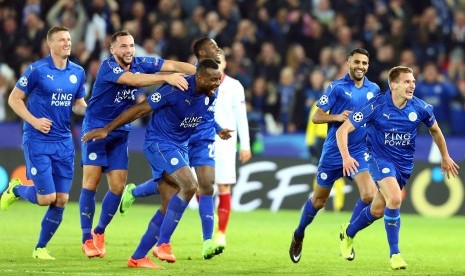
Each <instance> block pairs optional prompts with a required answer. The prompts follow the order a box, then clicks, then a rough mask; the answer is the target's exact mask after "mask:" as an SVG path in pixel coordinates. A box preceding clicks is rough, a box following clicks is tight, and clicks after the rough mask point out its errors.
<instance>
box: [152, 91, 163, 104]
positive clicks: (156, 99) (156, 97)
mask: <svg viewBox="0 0 465 276" xmlns="http://www.w3.org/2000/svg"><path fill="white" fill-rule="evenodd" d="M150 100H151V101H152V102H154V103H158V102H159V101H160V100H161V94H160V93H158V92H156V93H153V94H152V96H150Z"/></svg>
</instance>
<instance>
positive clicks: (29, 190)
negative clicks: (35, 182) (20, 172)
mask: <svg viewBox="0 0 465 276" xmlns="http://www.w3.org/2000/svg"><path fill="white" fill-rule="evenodd" d="M13 193H14V194H15V195H16V196H19V197H20V198H22V199H24V200H27V201H29V202H31V203H33V204H37V194H36V193H37V192H36V188H35V187H34V186H28V185H18V186H16V187H14V188H13Z"/></svg>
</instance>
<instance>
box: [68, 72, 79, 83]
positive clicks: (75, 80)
mask: <svg viewBox="0 0 465 276" xmlns="http://www.w3.org/2000/svg"><path fill="white" fill-rule="evenodd" d="M69 81H70V82H71V83H72V84H75V83H76V82H77V77H76V75H74V74H73V75H71V76H69Z"/></svg>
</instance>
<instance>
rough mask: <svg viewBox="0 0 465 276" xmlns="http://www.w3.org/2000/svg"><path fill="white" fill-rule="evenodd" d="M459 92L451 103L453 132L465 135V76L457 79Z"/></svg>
mask: <svg viewBox="0 0 465 276" xmlns="http://www.w3.org/2000/svg"><path fill="white" fill-rule="evenodd" d="M457 88H458V93H457V95H455V97H454V98H453V99H452V103H451V114H450V118H451V133H452V134H454V135H465V120H464V118H465V78H462V79H460V80H458V81H457Z"/></svg>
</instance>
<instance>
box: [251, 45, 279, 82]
mask: <svg viewBox="0 0 465 276" xmlns="http://www.w3.org/2000/svg"><path fill="white" fill-rule="evenodd" d="M255 63H256V67H255V76H263V77H265V79H266V80H267V81H269V82H274V83H276V81H277V80H278V79H279V74H280V73H279V72H280V67H281V55H280V54H279V53H278V52H276V49H275V47H274V44H273V43H271V42H263V43H262V47H261V50H260V53H259V54H258V56H257V58H256V60H255Z"/></svg>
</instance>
